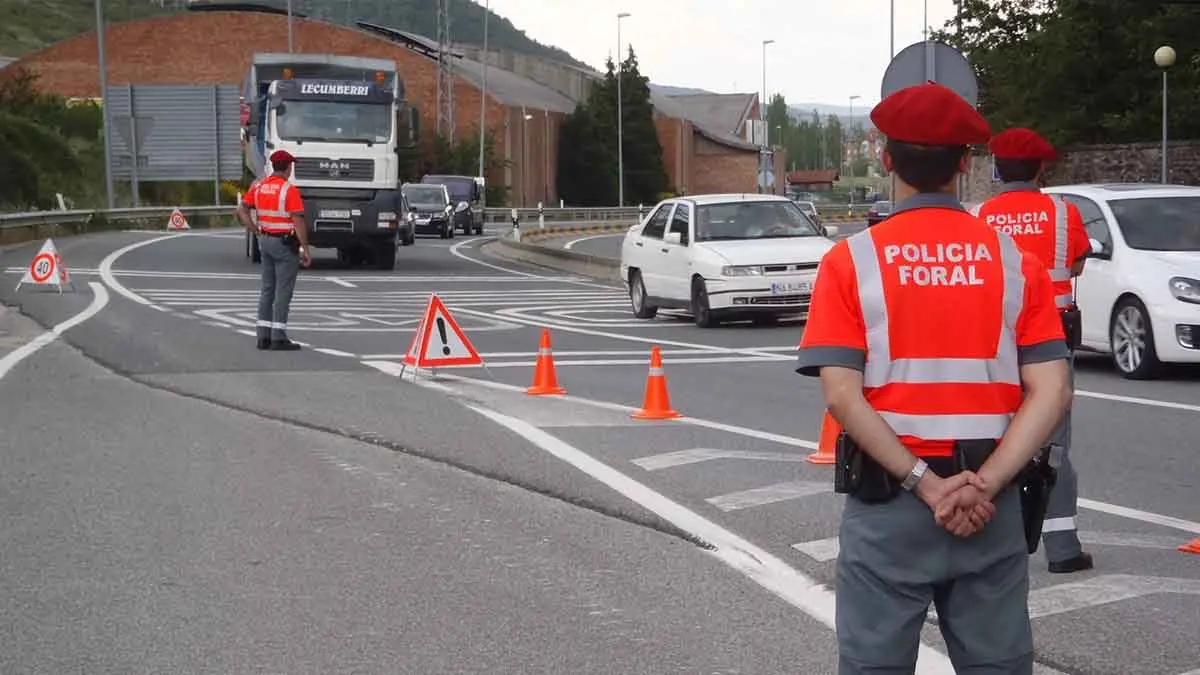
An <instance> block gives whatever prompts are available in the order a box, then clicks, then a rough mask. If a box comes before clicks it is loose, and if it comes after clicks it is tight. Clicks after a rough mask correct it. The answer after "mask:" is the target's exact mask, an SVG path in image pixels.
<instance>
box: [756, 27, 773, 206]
mask: <svg viewBox="0 0 1200 675" xmlns="http://www.w3.org/2000/svg"><path fill="white" fill-rule="evenodd" d="M773 44H775V41H774V40H763V41H762V98H761V99H759V101H758V121H759V123H760V124H761V125H762V131H763V138H762V142H761V143H759V147H760V148H761V150H760V151H759V158H760V161H759V165H760V167H761V168H760V169H759V170H760V171H761V172H762V178H763V179H762V181H759V185H758V191H759V192H760V193H761V192H763V191H765V190H766V189H767V186H766V182H767V180H766V178H767V173H768V172H767V160H768V156H767V153H768V152H769V151H770V147H771V130H770V129H768V128H767V45H773ZM774 188H775V186H774V185H772V186H771V192H772V193H774V192H775V189H774Z"/></svg>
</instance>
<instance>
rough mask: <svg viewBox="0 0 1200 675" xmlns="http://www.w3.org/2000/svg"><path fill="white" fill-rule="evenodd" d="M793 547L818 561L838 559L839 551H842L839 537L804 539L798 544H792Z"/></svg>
mask: <svg viewBox="0 0 1200 675" xmlns="http://www.w3.org/2000/svg"><path fill="white" fill-rule="evenodd" d="M792 548H794V549H796V550H797V551H799V552H801V553H803V554H804V555H806V556H808V557H810V558H812V559H813V560H815V561H817V562H829V561H830V560H837V557H838V552H839V551H841V545H840V543H839V541H838V538H837V537H829V538H828V539H814V540H812V541H802V542H800V543H798V544H792Z"/></svg>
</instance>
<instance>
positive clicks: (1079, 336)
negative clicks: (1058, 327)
mask: <svg viewBox="0 0 1200 675" xmlns="http://www.w3.org/2000/svg"><path fill="white" fill-rule="evenodd" d="M1059 316H1061V317H1062V325H1063V333H1064V334H1065V335H1066V336H1067V347H1068V348H1070V349H1078V348H1079V345H1081V344H1082V343H1083V315H1082V314H1080V313H1079V310H1078V309H1068V310H1065V311H1062V312H1059Z"/></svg>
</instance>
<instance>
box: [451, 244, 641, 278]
mask: <svg viewBox="0 0 1200 675" xmlns="http://www.w3.org/2000/svg"><path fill="white" fill-rule="evenodd" d="M492 238H493V237H476V238H474V239H468V240H466V241H463V242H459V243H457V244H455V245H454V246H451V247H450V255H452V256H454V257H456V258H459V259H461V260H466V261H467V262H470V263H474V264H476V265H479V266H481V267H487V268H489V269H493V270H497V271H500V272H507V273H509V274H512V275H515V276H519V277H523V278H525V279H545V278H546V277H545V276H543V275H541V274H532V273H530V272H522V271H520V270H515V269H512V268H511V267H504V266H502V265H494V264H492V263H489V262H484V261H482V260H478V259H476V258H472V257H470V256H468V255H466V254H465V253H463V252H462V251H461V250H459V249H461V248H462V247H464V246H466V245H468V244H472V243H475V242H477V241H481V240H483V239H492ZM564 281H565V283H568V284H572V285H575V286H583V287H585V288H606V289H613V288H618V289H619V288H620V287H618V286H613V285H612V284H599V283H595V282H591V281H583V280H574V279H567V280H564Z"/></svg>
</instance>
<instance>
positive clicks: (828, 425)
mask: <svg viewBox="0 0 1200 675" xmlns="http://www.w3.org/2000/svg"><path fill="white" fill-rule="evenodd" d="M841 433H842V425H840V424H838V421H837V420H835V419H833V415H830V414H829V411H828V410H826V411H825V417H823V418H822V419H821V438H820V439H819V440H818V441H817V451H816V452H814V453H812V454H811V455H809V456H808V457H805V460H806V461H808V462H810V463H812V464H834V463H835V462H836V459H835V457H836V456H835V454H834V447H836V446H837V439H838V436H840V435H841Z"/></svg>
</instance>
